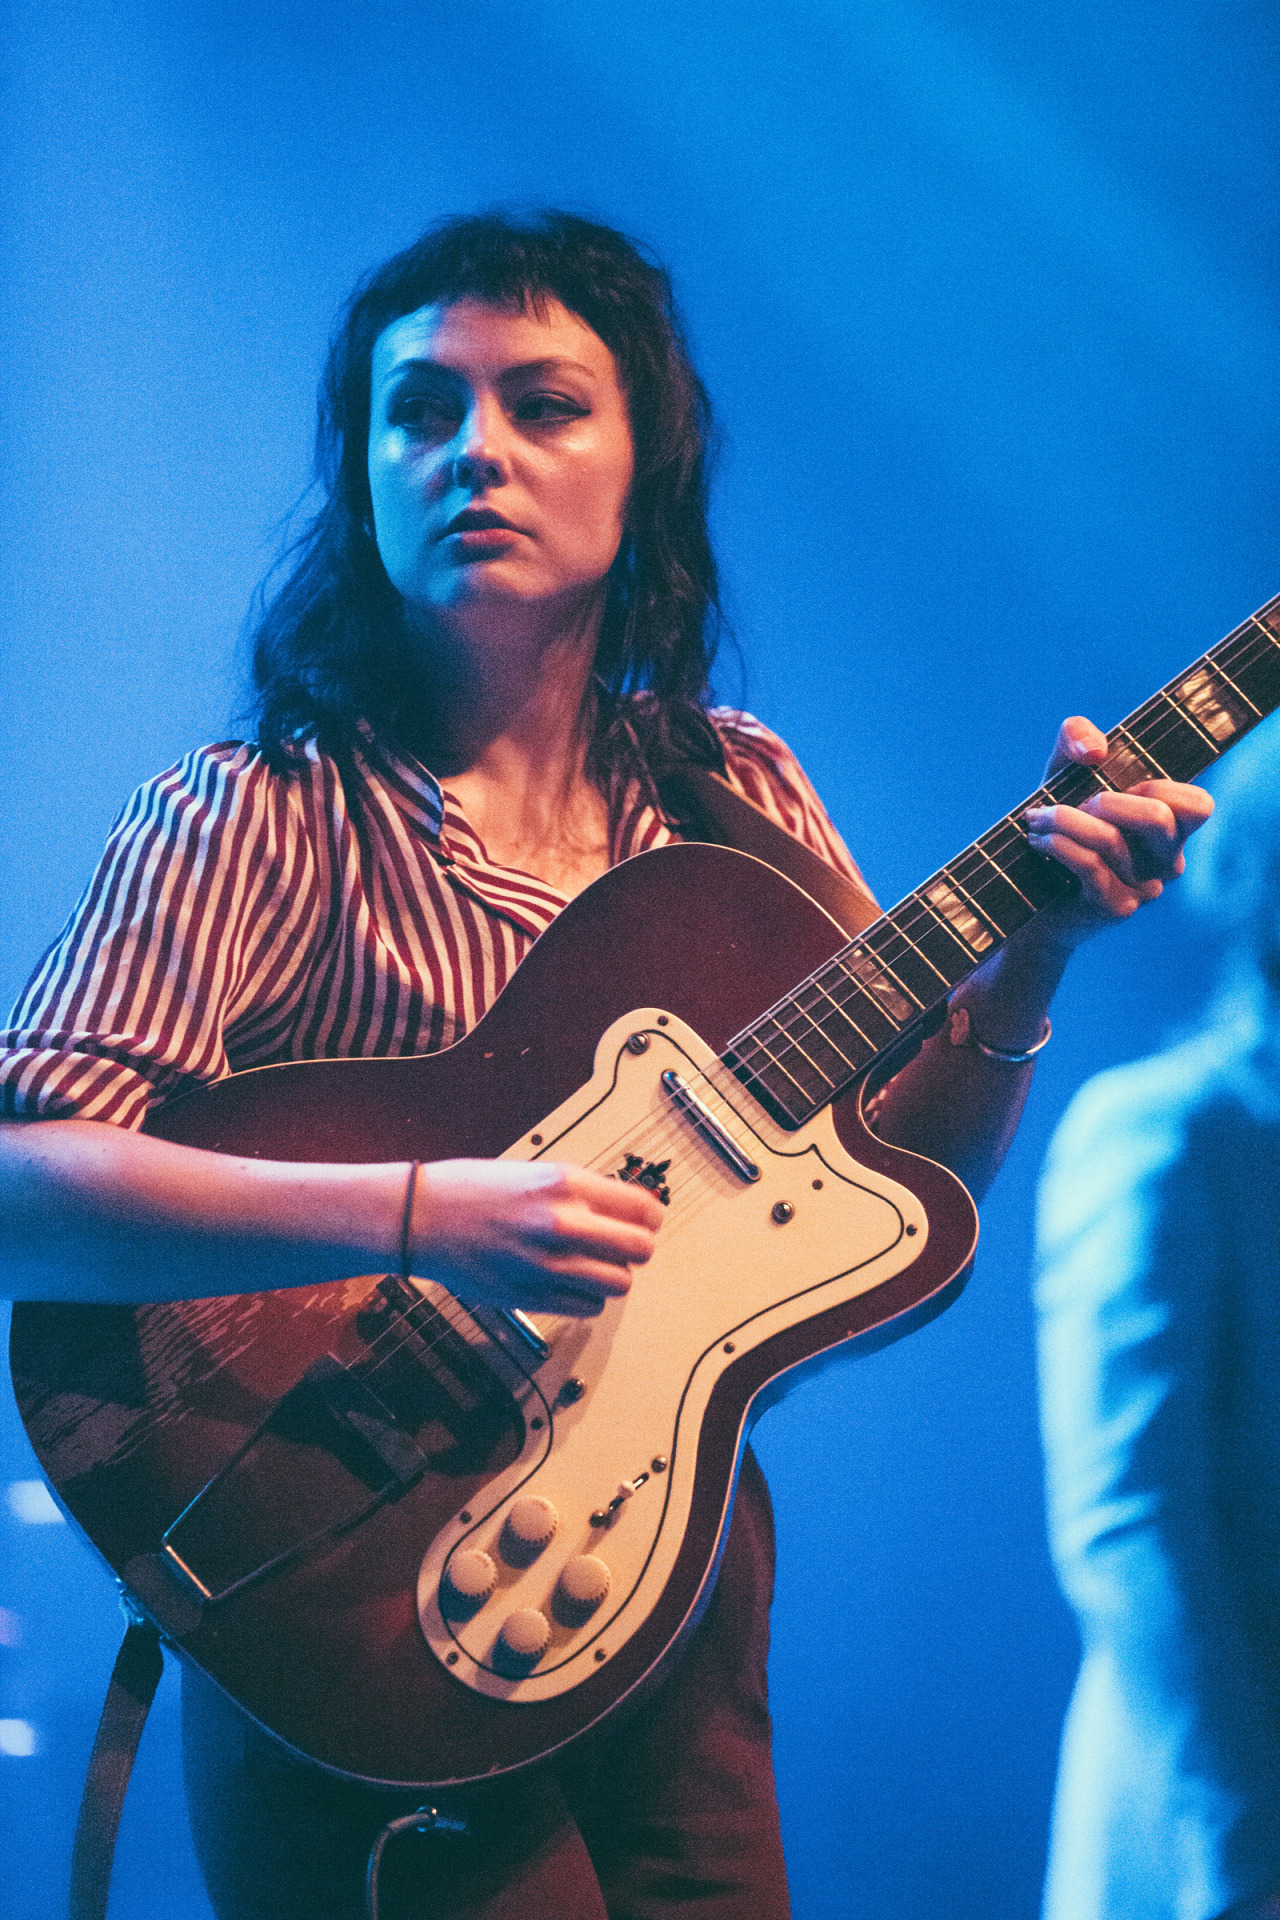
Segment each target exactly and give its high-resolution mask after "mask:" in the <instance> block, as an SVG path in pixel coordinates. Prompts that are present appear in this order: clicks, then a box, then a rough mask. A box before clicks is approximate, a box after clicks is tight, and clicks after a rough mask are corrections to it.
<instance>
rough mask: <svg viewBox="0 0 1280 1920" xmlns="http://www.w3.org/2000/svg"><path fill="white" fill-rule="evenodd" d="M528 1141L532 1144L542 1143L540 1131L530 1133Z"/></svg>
mask: <svg viewBox="0 0 1280 1920" xmlns="http://www.w3.org/2000/svg"><path fill="white" fill-rule="evenodd" d="M529 1141H530V1144H531V1145H532V1146H535V1147H540V1146H541V1145H542V1135H541V1134H540V1133H531V1134H530V1135H529Z"/></svg>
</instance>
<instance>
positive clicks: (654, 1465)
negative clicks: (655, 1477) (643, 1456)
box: [649, 1453, 667, 1473]
mask: <svg viewBox="0 0 1280 1920" xmlns="http://www.w3.org/2000/svg"><path fill="white" fill-rule="evenodd" d="M666 1470H667V1456H666V1454H665V1453H655V1454H654V1456H653V1458H652V1460H651V1461H650V1462H649V1471H650V1472H651V1473H665V1472H666Z"/></svg>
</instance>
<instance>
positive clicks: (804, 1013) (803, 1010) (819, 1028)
mask: <svg viewBox="0 0 1280 1920" xmlns="http://www.w3.org/2000/svg"><path fill="white" fill-rule="evenodd" d="M809 985H812V986H814V987H817V990H818V992H819V993H821V992H822V988H821V987H820V986H818V983H817V981H816V980H814V981H806V982H805V986H809ZM801 992H803V988H802V989H801ZM826 998H827V999H828V1000H829V999H830V998H831V996H830V994H827V996H826ZM832 1004H833V1005H834V1002H833V1003H832ZM792 1005H793V1006H794V1007H795V1008H796V1010H797V1012H798V1013H799V1014H800V1016H801V1018H802V1019H805V1020H807V1021H808V1022H809V1025H810V1026H811V1027H812V1028H813V1030H814V1032H815V1033H819V1034H821V1035H822V1038H823V1039H824V1040H825V1041H826V1043H827V1045H828V1046H829V1047H830V1048H831V1050H832V1052H833V1053H838V1054H839V1055H840V1058H841V1059H842V1060H843V1061H844V1063H845V1065H846V1067H851V1066H852V1065H853V1062H852V1060H850V1058H849V1056H848V1054H847V1053H846V1052H845V1051H844V1048H843V1047H841V1046H839V1045H838V1044H837V1042H836V1041H834V1040H833V1039H832V1038H831V1036H830V1034H829V1033H828V1032H827V1030H826V1028H825V1027H824V1026H823V1025H822V1024H821V1022H820V1021H817V1020H815V1019H814V1017H813V1015H812V1014H811V1013H810V1012H809V1009H808V1008H807V1007H802V1006H801V1005H800V996H799V994H795V995H793V996H792ZM837 1011H839V1009H837ZM842 1017H843V1016H842ZM849 1025H850V1026H853V1022H852V1021H850V1022H849ZM854 1031H855V1032H856V1031H857V1029H856V1027H855V1028H854ZM798 1044H799V1042H797V1045H798ZM801 1051H803V1049H801ZM805 1057H806V1058H808V1056H807V1055H806V1056H805ZM814 1064H815V1065H816V1064H817V1063H816V1062H815V1063H814ZM818 1071H819V1073H821V1072H822V1069H821V1067H819V1068H818ZM824 1078H825V1075H824Z"/></svg>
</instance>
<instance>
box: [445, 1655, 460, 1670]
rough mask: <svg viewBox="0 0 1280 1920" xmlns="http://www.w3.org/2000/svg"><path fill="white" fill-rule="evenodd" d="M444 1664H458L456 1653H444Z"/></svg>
mask: <svg viewBox="0 0 1280 1920" xmlns="http://www.w3.org/2000/svg"><path fill="white" fill-rule="evenodd" d="M445 1664H446V1665H447V1666H450V1667H456V1666H457V1664H458V1656H457V1654H456V1653H446V1655H445Z"/></svg>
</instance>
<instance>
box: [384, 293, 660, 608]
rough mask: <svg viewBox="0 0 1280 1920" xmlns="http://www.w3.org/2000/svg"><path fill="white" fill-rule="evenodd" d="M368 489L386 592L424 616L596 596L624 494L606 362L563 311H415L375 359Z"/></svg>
mask: <svg viewBox="0 0 1280 1920" xmlns="http://www.w3.org/2000/svg"><path fill="white" fill-rule="evenodd" d="M372 373H373V389H372V401H371V407H370V417H369V491H370V494H371V496H372V500H373V520H374V531H375V533H376V536H377V541H378V551H379V553H380V554H381V556H382V562H383V565H384V566H385V568H386V570H387V574H388V576H389V578H390V580H391V583H392V585H393V586H394V587H395V588H396V589H397V590H398V591H399V592H400V593H401V594H402V595H403V597H404V599H405V600H406V601H407V602H408V603H409V604H410V606H412V607H415V608H417V609H419V610H421V611H422V612H424V613H428V614H430V613H445V612H448V611H449V610H453V609H456V610H459V611H461V610H463V609H466V608H483V607H485V606H492V607H494V608H495V609H496V608H497V607H498V606H505V607H507V608H508V609H509V608H510V607H511V604H512V603H513V602H524V603H529V604H531V605H533V604H539V605H541V606H542V607H544V608H546V607H549V606H554V604H555V603H556V602H560V603H561V604H562V605H563V607H564V611H565V614H566V618H567V619H572V618H573V616H574V614H575V613H576V612H579V611H580V609H581V608H582V606H583V604H584V603H587V602H589V601H590V600H591V599H592V598H593V597H595V596H597V595H598V593H599V589H600V585H601V583H602V581H603V580H604V577H605V575H606V574H607V573H608V571H609V568H610V566H611V565H612V564H613V561H614V558H615V556H616V555H617V552H618V547H619V545H620V543H621V540H622V532H623V522H624V518H625V515H626V509H627V500H628V497H629V494H630V488H631V476H632V469H633V457H632V442H631V424H630V420H629V417H628V413H627V404H626V398H625V396H624V394H623V392H622V388H621V386H620V384H619V381H618V372H617V368H616V366H615V365H614V359H613V355H612V354H611V353H610V351H609V349H608V347H606V346H605V344H604V342H603V340H601V339H600V337H599V335H598V334H596V333H593V332H592V330H591V328H590V327H588V326H587V325H586V324H585V322H583V321H581V320H579V319H578V318H577V316H576V315H575V314H572V313H570V312H569V311H568V309H567V308H566V307H563V306H561V305H560V303H559V302H558V301H553V302H549V303H548V306H547V308H546V311H545V313H544V315H543V316H542V317H541V318H539V317H538V316H537V315H535V314H533V313H521V312H509V311H507V310H506V309H505V308H502V307H494V306H489V305H487V304H486V303H485V302H484V301H482V300H473V299H466V300H458V301H455V302H454V303H453V304H452V305H449V306H438V307H420V308H419V309H418V311H417V312H416V313H410V314H406V315H405V316H404V317H403V318H402V319H400V320H395V321H393V322H392V324H391V325H390V326H389V327H387V328H386V329H385V330H384V332H383V333H381V334H380V335H379V337H378V340H377V343H376V345H375V347H374V350H373V366H372Z"/></svg>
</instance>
